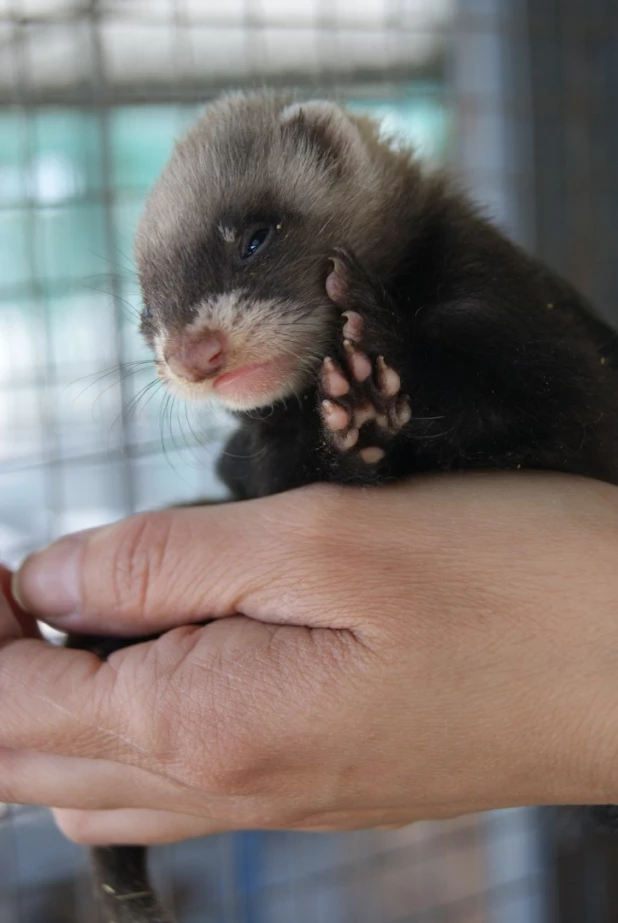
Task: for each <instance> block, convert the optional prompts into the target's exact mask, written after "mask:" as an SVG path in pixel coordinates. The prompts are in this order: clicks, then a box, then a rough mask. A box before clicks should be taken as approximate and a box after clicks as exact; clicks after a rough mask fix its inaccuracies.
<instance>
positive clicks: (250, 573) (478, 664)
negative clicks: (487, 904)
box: [0, 473, 618, 843]
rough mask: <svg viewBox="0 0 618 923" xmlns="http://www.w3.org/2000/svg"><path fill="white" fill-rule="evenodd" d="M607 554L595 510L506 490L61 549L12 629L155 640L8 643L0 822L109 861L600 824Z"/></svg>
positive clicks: (583, 498)
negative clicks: (282, 844)
mask: <svg viewBox="0 0 618 923" xmlns="http://www.w3.org/2000/svg"><path fill="white" fill-rule="evenodd" d="M617 535H618V490H617V489H616V488H614V487H611V486H608V485H605V484H600V483H597V482H593V481H587V480H584V479H576V478H569V477H565V476H562V475H550V474H530V473H526V474H518V475H504V474H479V475H477V474H467V475H465V476H457V477H434V478H427V479H416V480H415V481H413V482H410V483H408V484H401V485H396V486H391V487H380V488H376V489H367V490H355V489H349V488H339V487H325V486H319V487H313V488H308V489H304V490H299V491H294V492H290V493H287V494H283V495H278V496H276V497H270V498H267V499H262V500H257V501H251V502H248V503H235V504H230V505H224V506H216V507H206V508H201V509H200V508H194V509H183V510H170V511H166V512H162V513H156V514H150V515H141V516H137V517H134V518H132V519H129V520H126V521H125V522H122V523H118V524H115V525H112V526H108V527H105V528H102V529H97V530H91V531H89V532H86V533H81V534H79V535H76V536H71V537H67V538H65V539H63V540H61V541H60V542H58V543H56V544H55V545H52V546H51V547H50V548H49V549H47V550H45V551H44V552H42V553H40V554H39V555H35V556H33V557H32V558H30V559H29V560H28V561H27V562H26V563H25V565H24V567H23V568H22V570H21V571H20V573H19V574H18V576H17V579H16V583H15V587H16V591H17V596H18V598H19V600H20V602H21V604H22V605H23V606H24V607H25V608H26V609H28V610H29V611H31V612H34V613H36V614H38V615H40V616H41V617H43V618H45V619H48V620H49V621H50V622H53V623H54V624H56V625H57V626H58V627H62V628H65V629H67V630H70V631H76V630H79V631H84V630H88V631H92V632H102V631H103V630H105V631H108V632H110V633H113V634H124V635H138V634H144V635H145V634H149V633H152V632H156V631H162V630H164V629H173V630H171V631H169V632H168V633H167V634H165V635H163V636H162V637H160V638H159V639H158V640H156V641H151V642H148V643H145V644H140V645H137V646H135V647H131V648H127V649H124V650H121V651H118V652H117V653H115V654H113V655H112V656H111V657H110V659H109V661H108V662H106V663H101V662H100V661H98V660H97V659H96V658H95V657H94V656H93V655H91V654H88V653H86V652H83V651H73V650H62V649H54V648H51V647H50V646H48V645H44V644H43V643H42V642H40V641H37V640H25V639H17V640H14V634H9V635H8V636H6V641H5V644H4V646H3V648H2V651H1V652H0V746H3V747H4V748H10V749H4V750H2V751H0V799H3V800H15V801H24V802H43V803H46V804H50V805H54V806H56V807H60V808H68V809H71V810H68V811H64V812H60V814H59V818H60V822H61V825H62V826H63V829H64V830H65V832H67V833H68V834H69V835H71V836H73V837H74V838H76V839H79V840H82V841H88V842H117V843H122V842H135V841H136V840H137V841H140V842H145V843H146V842H156V841H163V840H171V839H176V838H183V837H186V836H190V835H198V834H203V833H211V832H215V831H219V830H227V829H236V828H247V827H271V828H276V827H278V828H286V827H287V828H292V827H294V828H301V827H302V828H304V829H348V828H351V827H368V826H375V825H391V824H392V825H395V824H402V823H406V822H409V821H412V820H417V819H420V818H436V817H444V816H449V815H455V814H462V813H466V812H469V811H475V810H485V809H489V808H495V807H505V806H509V805H520V804H533V803H537V804H538V803H578V802H581V803H584V802H590V803H594V802H596V803H600V802H611V801H616V800H618V784H617V783H616V781H615V778H614V772H613V766H614V763H615V759H616V752H615V750H616V745H615V741H616V739H617V734H616V731H617V729H618V728H617V724H618V708H617V707H616V703H617V702H618V695H617V692H618V690H617V688H616V687H617V682H616V669H615V663H616V655H615V650H616V649H618V643H617V642H618V623H617V622H616V619H615V604H616V603H615V601H616V598H617V596H618V577H617V576H616V575H618V567H617V566H616V565H617V563H618V562H617V558H618V551H617V550H616V548H617V545H618V543H617V541H616V536H617ZM68 613H70V614H68ZM205 619H215V621H214V622H212V623H211V624H208V625H206V626H196V625H193V626H191V625H187V623H190V622H193V623H196V622H199V621H203V620H205ZM174 626H180V627H176V628H174Z"/></svg>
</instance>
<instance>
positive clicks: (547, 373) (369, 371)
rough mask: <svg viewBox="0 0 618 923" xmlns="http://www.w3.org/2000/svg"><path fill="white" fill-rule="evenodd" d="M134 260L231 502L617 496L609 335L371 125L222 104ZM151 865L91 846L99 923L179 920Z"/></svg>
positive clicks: (258, 97)
mask: <svg viewBox="0 0 618 923" xmlns="http://www.w3.org/2000/svg"><path fill="white" fill-rule="evenodd" d="M136 257H137V263H138V268H139V273H140V281H141V286H142V292H143V297H144V304H145V309H144V313H143V317H142V333H143V334H144V336H145V337H146V340H147V341H148V343H149V344H150V345H151V347H152V349H153V351H154V354H155V363H156V367H157V373H158V375H159V377H160V378H161V379H162V380H163V381H164V382H165V383H166V384H167V385H168V387H169V388H170V389H171V390H172V391H173V392H174V393H175V394H177V395H180V396H182V397H184V398H186V399H188V400H213V399H214V400H216V401H218V402H219V403H220V404H222V405H223V406H225V407H227V408H228V409H230V410H231V411H232V412H234V413H235V414H236V415H237V416H238V419H239V428H238V431H237V432H236V433H235V435H234V436H233V437H232V439H231V442H230V444H229V445H228V446H227V447H226V451H225V452H224V454H223V456H222V458H221V461H220V463H219V472H220V474H221V477H222V478H223V480H224V481H225V483H226V484H227V486H228V487H229V489H230V492H231V494H232V496H233V497H234V498H235V499H242V498H250V497H257V496H264V495H267V494H272V493H276V492H279V491H282V490H287V489H290V488H292V487H296V486H300V485H302V484H308V483H312V482H316V481H332V482H338V483H350V484H380V483H382V482H384V481H387V480H392V479H397V478H403V477H405V476H408V475H410V474H413V473H414V472H421V471H431V470H452V469H465V468H504V469H518V468H542V469H554V470H557V471H565V472H573V473H578V474H582V475H586V476H590V477H595V478H599V479H602V480H606V481H610V482H612V483H618V337H617V335H616V333H615V332H614V330H612V329H611V328H610V327H609V326H608V325H607V324H605V323H604V322H603V321H602V320H601V319H599V318H598V317H596V316H595V315H594V314H593V312H592V311H591V310H590V308H589V307H588V305H587V304H586V303H585V302H584V300H583V299H582V297H581V296H580V295H579V294H578V293H576V292H575V291H574V290H573V289H572V288H571V287H570V286H569V285H568V284H567V283H566V282H563V281H562V280H561V279H559V278H557V277H556V276H555V275H554V274H553V273H552V272H550V271H549V270H548V269H547V268H545V267H544V266H542V265H541V264H540V263H538V262H537V261H536V260H535V259H533V258H532V257H530V256H529V255H527V254H526V253H524V252H523V251H522V250H521V249H520V248H518V247H517V246H515V245H514V244H513V243H511V242H510V241H509V240H507V239H506V238H505V237H504V236H503V234H501V233H500V231H498V230H497V229H496V228H495V227H494V226H493V225H492V224H491V223H490V222H488V221H487V220H485V219H484V218H483V217H482V216H481V215H480V214H479V213H478V212H477V211H476V210H475V208H474V207H473V206H472V205H471V204H470V203H469V202H468V201H467V200H466V199H465V198H464V197H462V196H461V195H460V194H459V193H458V192H456V191H454V190H453V189H452V187H451V185H450V183H449V181H448V179H447V178H445V177H444V176H442V175H433V176H428V175H425V174H424V172H423V170H422V168H421V167H420V166H419V165H418V163H416V162H415V160H414V159H413V157H412V155H411V153H410V151H405V150H401V149H399V148H395V147H394V146H393V145H391V144H389V143H388V142H386V141H383V140H380V138H379V136H378V133H377V131H376V128H375V127H374V126H373V125H372V123H371V122H369V121H368V120H366V119H362V118H357V117H353V116H350V115H348V114H347V113H346V112H345V111H344V110H342V109H340V108H339V107H338V106H335V105H334V104H331V103H326V102H310V103H304V104H301V103H297V102H294V101H291V100H287V99H281V98H278V97H276V96H271V95H268V94H255V95H249V96H245V95H242V94H236V95H231V96H227V97H224V98H223V99H221V100H219V101H218V102H216V103H214V104H213V105H211V106H210V107H209V108H208V109H207V111H206V113H205V115H204V116H203V117H202V118H201V119H200V121H198V123H197V124H196V125H195V126H194V127H193V128H192V129H191V130H190V132H189V133H188V135H187V136H186V137H185V138H184V139H183V140H182V141H181V142H180V143H179V144H178V145H177V147H176V149H175V151H174V153H173V155H172V158H171V160H170V161H169V163H168V165H167V166H166V168H165V170H164V171H163V174H162V176H161V177H160V179H159V181H158V183H157V184H156V186H155V188H154V190H153V192H152V194H151V196H150V199H149V201H148V203H147V205H146V208H145V211H144V215H143V218H142V222H141V225H140V228H139V231H138V234H137V240H136ZM123 643H126V641H124V642H119V644H118V646H121V644H123ZM142 858H143V855H142V854H141V853H140V852H139V848H138V847H135V848H133V847H130V848H127V847H125V848H123V849H120V850H116V849H115V848H114V847H111V848H109V849H106V850H94V864H95V870H96V877H97V882H98V888H99V892H100V897H101V899H102V901H103V904H104V906H105V911H106V913H107V917H106V919H114V920H115V921H116V923H169V921H170V920H171V917H170V916H169V915H167V914H166V913H165V912H164V911H163V910H162V908H161V907H159V905H158V904H157V902H156V899H154V898H153V896H152V892H151V889H150V887H149V886H148V885H147V883H146V881H145V879H144V876H143V866H142V864H141V862H142ZM101 886H103V887H101ZM131 894H133V895H135V897H134V899H131ZM127 895H129V899H127V897H126V896H127Z"/></svg>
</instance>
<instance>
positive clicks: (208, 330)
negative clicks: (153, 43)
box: [136, 94, 379, 410]
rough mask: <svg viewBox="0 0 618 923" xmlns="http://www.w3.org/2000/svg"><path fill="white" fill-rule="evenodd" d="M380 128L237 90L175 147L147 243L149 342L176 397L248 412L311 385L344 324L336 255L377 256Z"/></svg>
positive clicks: (148, 216) (142, 268)
mask: <svg viewBox="0 0 618 923" xmlns="http://www.w3.org/2000/svg"><path fill="white" fill-rule="evenodd" d="M373 132H374V130H373V129H372V128H371V129H370V128H369V127H368V123H367V122H365V121H364V120H359V119H354V118H353V117H352V116H349V115H348V114H347V113H345V112H344V111H343V110H341V109H340V108H339V107H337V106H336V105H334V104H332V103H327V102H309V103H294V102H292V103H291V102H290V101H289V100H285V101H282V100H281V99H278V98H276V97H274V96H271V95H267V94H256V95H248V96H245V95H243V94H234V95H231V96H227V97H224V98H222V99H220V100H219V101H218V102H216V103H214V104H212V105H211V106H210V107H209V108H208V109H207V111H206V113H205V114H204V115H203V116H202V118H201V119H200V120H199V121H198V122H197V124H196V125H195V126H194V127H193V128H192V129H191V130H190V131H189V133H188V134H187V135H186V137H185V138H184V139H183V140H181V141H180V142H179V143H178V144H177V146H176V148H175V150H174V152H173V154H172V157H171V159H170V161H169V162H168V164H167V165H166V167H165V169H164V171H163V173H162V175H161V177H160V178H159V180H158V182H157V184H156V185H155V187H154V189H153V191H152V193H151V195H150V198H149V200H148V203H147V205H146V208H145V211H144V214H143V217H142V219H141V223H140V227H139V230H138V234H137V239H136V258H137V263H138V268H139V274H140V282H141V286H142V293H143V298H144V304H145V309H144V312H143V317H142V332H143V334H144V336H145V337H146V339H147V341H148V342H149V344H150V345H151V347H152V348H153V350H154V353H155V361H156V364H157V370H158V374H159V376H160V378H161V379H162V380H163V381H164V382H165V383H166V384H167V385H168V386H169V387H170V388H171V390H172V391H173V392H174V393H176V394H178V395H180V396H182V397H185V398H189V399H209V398H215V399H217V400H218V401H220V402H221V403H222V404H224V405H225V406H227V407H228V408H230V409H234V410H250V409H254V408H258V407H262V406H266V405H269V404H272V403H273V402H275V401H278V400H280V399H283V398H285V397H287V396H289V395H292V394H294V393H297V394H298V393H300V392H301V391H302V390H303V389H304V388H305V387H306V386H307V385H308V384H309V383H310V381H311V380H312V378H313V377H314V375H315V370H316V367H317V364H318V363H319V361H320V360H321V358H323V356H324V355H325V353H326V351H327V350H328V348H329V344H330V342H331V340H332V338H333V336H334V331H335V329H336V326H337V323H338V319H339V312H338V311H337V309H336V308H335V307H334V305H333V304H332V303H331V302H330V301H329V300H328V297H327V295H326V288H325V281H326V278H327V276H328V273H329V271H330V267H331V262H330V260H329V254H331V253H332V251H333V250H334V248H336V247H340V246H341V247H349V248H350V249H352V250H354V251H355V252H356V253H357V254H358V255H359V256H360V257H361V259H362V257H363V254H364V253H365V252H366V253H369V252H370V250H371V234H370V233H369V228H370V227H371V226H372V221H371V203H372V201H374V199H375V198H376V195H377V187H378V186H379V168H378V165H377V164H376V163H375V162H374V160H375V158H372V152H371V151H372V143H374V144H375V135H374V133H373ZM372 137H373V142H372V141H371V138H372ZM374 234H375V230H374Z"/></svg>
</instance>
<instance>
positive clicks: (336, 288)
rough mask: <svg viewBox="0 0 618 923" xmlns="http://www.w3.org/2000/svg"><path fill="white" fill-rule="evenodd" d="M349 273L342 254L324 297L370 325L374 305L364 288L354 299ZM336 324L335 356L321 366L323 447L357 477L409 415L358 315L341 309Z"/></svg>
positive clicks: (379, 458) (373, 464)
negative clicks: (353, 307) (337, 344)
mask: <svg viewBox="0 0 618 923" xmlns="http://www.w3.org/2000/svg"><path fill="white" fill-rule="evenodd" d="M353 268H354V267H352V266H351V265H350V263H349V262H347V260H346V258H345V257H344V256H343V255H341V256H337V257H336V258H335V259H334V260H333V270H332V272H331V274H330V275H329V277H328V278H327V280H326V288H327V292H328V294H329V296H330V298H331V300H332V301H333V302H334V303H335V304H338V306H339V307H347V306H348V305H349V304H354V305H356V306H358V307H360V308H361V310H362V308H363V306H364V307H366V308H367V310H368V312H369V313H371V314H372V315H373V320H374V322H375V314H376V310H375V305H374V304H372V305H368V304H367V303H366V302H367V298H373V293H372V290H371V288H370V287H368V286H364V287H363V289H362V298H359V299H357V298H355V290H354V289H355V285H354V283H353V282H352V280H353V279H355V278H356V276H354V275H351V272H352V271H353ZM341 322H342V323H341V334H340V336H341V339H340V348H339V350H338V356H337V358H335V357H333V356H327V357H326V358H325V359H324V361H323V363H322V368H321V374H320V388H319V398H320V407H319V411H320V417H321V421H322V430H323V435H324V441H325V444H326V446H327V447H328V448H330V450H331V452H332V454H333V455H334V456H335V458H338V459H339V460H340V461H343V462H349V463H351V466H352V467H353V468H355V469H357V471H358V473H360V474H362V470H363V468H366V469H375V468H379V466H380V463H381V462H383V461H384V460H385V458H386V456H387V453H388V449H389V446H390V444H391V443H392V442H393V439H394V437H395V436H397V434H398V433H399V432H400V431H401V429H402V428H403V427H404V426H405V425H406V423H408V422H409V421H410V419H411V417H412V412H411V409H410V402H409V399H408V397H407V395H405V394H403V393H402V392H401V379H400V377H399V373H398V372H397V371H396V369H394V368H393V367H391V365H389V363H388V361H387V360H386V359H385V357H384V355H382V354H381V353H380V352H379V351H378V350H376V348H375V346H374V347H373V348H372V342H373V341H372V338H371V337H370V336H368V335H367V334H368V331H367V323H366V321H365V318H364V317H363V315H362V314H361V313H360V312H359V311H356V310H351V309H350V310H346V311H344V312H343V313H342V318H341ZM370 341H371V342H370Z"/></svg>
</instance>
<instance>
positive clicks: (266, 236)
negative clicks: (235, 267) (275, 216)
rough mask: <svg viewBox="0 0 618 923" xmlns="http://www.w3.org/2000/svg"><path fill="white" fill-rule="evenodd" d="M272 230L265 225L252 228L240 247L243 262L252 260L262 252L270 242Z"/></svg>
mask: <svg viewBox="0 0 618 923" xmlns="http://www.w3.org/2000/svg"><path fill="white" fill-rule="evenodd" d="M271 234H272V228H271V227H270V225H267V224H264V225H260V226H259V227H255V228H251V230H249V231H248V232H247V233H246V234H245V235H244V237H243V241H242V243H241V246H240V258H241V260H250V259H251V257H253V256H255V254H256V253H257V252H258V250H261V249H262V247H263V246H264V244H265V243H266V242H267V241H268V240H270V237H271Z"/></svg>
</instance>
